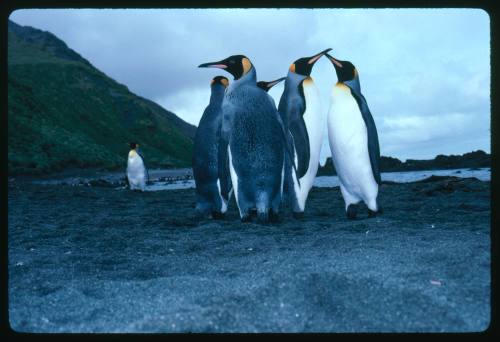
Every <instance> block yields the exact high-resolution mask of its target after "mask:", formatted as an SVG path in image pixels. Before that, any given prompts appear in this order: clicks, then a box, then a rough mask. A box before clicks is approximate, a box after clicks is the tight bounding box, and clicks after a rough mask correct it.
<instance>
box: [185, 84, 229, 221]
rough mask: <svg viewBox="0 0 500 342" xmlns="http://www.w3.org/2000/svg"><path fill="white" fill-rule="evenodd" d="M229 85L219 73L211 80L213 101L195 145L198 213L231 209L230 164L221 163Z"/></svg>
mask: <svg viewBox="0 0 500 342" xmlns="http://www.w3.org/2000/svg"><path fill="white" fill-rule="evenodd" d="M228 85H229V81H228V79H227V78H226V77H223V76H217V77H214V78H213V79H212V82H211V84H210V88H211V95H210V102H209V104H208V106H207V108H205V111H204V112H203V115H202V117H201V119H200V123H199V125H198V128H197V129H196V135H195V137H194V149H193V163H192V165H193V176H194V181H195V184H196V209H195V210H196V213H197V216H199V217H203V216H207V215H212V217H213V218H221V217H222V216H223V215H224V214H225V213H226V211H227V202H228V197H229V188H230V183H231V178H230V175H229V166H228V165H226V164H225V163H219V160H218V154H219V143H220V139H221V127H222V100H223V99H224V92H225V90H226V88H227V87H228Z"/></svg>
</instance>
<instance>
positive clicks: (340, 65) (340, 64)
mask: <svg viewBox="0 0 500 342" xmlns="http://www.w3.org/2000/svg"><path fill="white" fill-rule="evenodd" d="M326 57H328V59H329V60H330V61H331V62H332V63H333V65H335V66H338V67H339V68H342V63H340V62H339V61H338V60H336V59H335V58H333V57H332V56H330V55H329V54H326Z"/></svg>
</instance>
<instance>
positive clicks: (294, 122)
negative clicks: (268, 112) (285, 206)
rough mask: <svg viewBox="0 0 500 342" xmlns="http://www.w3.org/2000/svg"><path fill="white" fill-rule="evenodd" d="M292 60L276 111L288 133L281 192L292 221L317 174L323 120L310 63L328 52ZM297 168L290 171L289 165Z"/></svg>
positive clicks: (299, 210) (300, 214)
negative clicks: (288, 152) (289, 155)
mask: <svg viewBox="0 0 500 342" xmlns="http://www.w3.org/2000/svg"><path fill="white" fill-rule="evenodd" d="M330 50H331V49H326V50H324V51H322V52H320V53H318V54H316V55H314V56H311V57H304V58H300V59H298V60H296V61H295V62H294V63H292V65H291V66H290V69H289V71H288V75H287V78H286V81H285V90H284V91H283V95H282V96H281V99H280V103H279V106H278V111H279V113H280V115H281V118H282V120H283V122H284V125H285V127H286V129H287V130H288V131H289V132H290V134H289V139H288V140H289V141H288V144H289V146H290V149H291V150H292V151H293V155H294V158H295V160H294V161H288V158H287V165H286V167H285V169H286V170H287V171H288V172H287V174H286V176H285V179H286V180H285V182H286V183H285V193H286V196H287V197H288V201H289V202H290V204H291V207H292V211H293V215H294V217H295V218H300V217H302V215H303V213H304V209H305V205H306V200H307V196H308V194H309V191H310V190H311V187H312V185H313V182H314V178H315V177H316V173H317V171H318V162H319V156H320V152H321V145H322V142H323V133H324V129H325V124H326V117H325V115H324V113H323V112H322V110H321V103H320V97H319V93H318V89H317V88H316V86H315V84H314V81H313V79H312V78H311V77H310V75H311V71H312V68H313V66H314V64H315V63H316V62H317V61H318V60H319V59H320V58H321V57H322V56H323V55H325V54H326V53H327V52H328V51H330ZM293 162H295V164H296V165H297V173H296V174H294V173H293V172H291V168H290V167H289V166H288V165H289V163H293Z"/></svg>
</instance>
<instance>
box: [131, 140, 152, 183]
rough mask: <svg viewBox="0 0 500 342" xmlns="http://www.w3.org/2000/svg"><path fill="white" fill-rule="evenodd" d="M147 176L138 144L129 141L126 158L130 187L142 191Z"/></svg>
mask: <svg viewBox="0 0 500 342" xmlns="http://www.w3.org/2000/svg"><path fill="white" fill-rule="evenodd" d="M147 178H149V175H148V170H147V168H146V165H145V163H144V157H143V155H142V154H141V152H140V150H139V144H136V143H135V142H131V143H130V152H129V153H128V160H127V180H128V184H129V187H130V189H131V190H141V191H144V189H145V188H146V181H147Z"/></svg>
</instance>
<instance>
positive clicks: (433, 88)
mask: <svg viewBox="0 0 500 342" xmlns="http://www.w3.org/2000/svg"><path fill="white" fill-rule="evenodd" d="M10 19H11V20H13V21H15V22H16V23H18V24H20V25H29V26H33V27H36V28H39V29H42V30H46V31H50V32H52V33H54V34H55V35H56V36H58V37H59V38H61V39H62V40H64V41H65V42H66V43H67V45H68V46H69V47H70V48H72V49H73V50H75V51H77V52H78V53H79V54H81V55H82V56H83V57H84V58H86V59H88V60H89V61H90V62H91V63H92V64H93V65H94V66H95V67H97V68H98V69H100V70H101V71H103V72H105V73H106V74H107V75H108V76H110V77H112V78H113V79H115V80H116V81H118V82H120V83H123V84H125V85H126V86H127V87H128V88H129V89H130V90H131V91H132V92H134V93H136V94H138V95H140V96H143V97H145V98H148V99H151V100H153V101H155V102H157V103H159V104H160V105H161V106H163V107H164V108H166V109H168V110H170V111H172V112H174V113H176V114H177V115H178V116H180V117H181V118H182V119H184V120H186V121H187V122H190V123H192V124H194V125H198V122H199V119H200V117H201V115H202V113H203V110H204V108H205V107H206V105H207V103H208V100H209V97H210V89H209V82H210V80H211V78H212V77H214V76H216V75H224V72H223V71H222V70H218V69H199V68H197V66H198V65H199V64H200V63H204V62H212V61H216V60H220V59H223V58H225V57H227V56H229V55H233V54H244V55H246V56H247V57H249V58H250V60H251V61H252V62H253V64H254V65H255V67H256V69H257V77H258V79H259V80H273V79H276V78H279V77H282V76H285V75H286V73H287V70H288V67H289V66H290V64H291V63H292V62H293V61H294V60H296V59H298V58H300V57H305V56H311V55H313V54H316V53H318V52H320V51H322V50H324V49H326V48H329V47H330V48H332V49H333V50H332V51H331V54H332V55H333V56H335V57H337V58H339V59H341V60H350V61H351V62H352V63H353V64H354V65H355V66H356V67H357V69H358V71H359V74H360V80H361V90H362V92H363V94H364V95H365V97H366V99H367V101H368V104H369V107H370V110H371V112H372V115H373V117H374V119H375V122H376V125H377V129H378V133H379V139H380V146H381V154H382V155H386V156H393V157H397V158H399V159H401V160H406V159H408V158H412V159H428V158H433V157H434V156H436V155H437V154H462V153H465V152H470V151H473V150H477V149H482V150H485V151H486V152H490V29H489V26H490V21H489V16H488V14H487V13H486V12H484V11H482V10H478V9H149V10H147V9H106V10H104V9H71V10H70V9H56V10H54V9H50V10H40V9H32V10H31V9H27V10H17V11H15V12H13V13H12V14H11V16H10ZM226 76H227V75H226ZM312 77H313V79H314V80H315V83H316V85H317V87H318V89H319V91H320V94H321V97H322V105H323V111H324V115H326V113H327V110H328V106H329V102H330V96H329V94H330V89H331V87H332V86H333V85H334V84H335V82H336V81H337V78H336V75H335V70H334V68H333V66H332V65H331V63H330V62H329V61H328V60H327V59H326V58H322V59H320V60H319V61H318V62H317V63H316V65H315V67H314V69H313V72H312ZM229 78H230V79H232V78H231V77H229ZM282 91H283V84H280V85H278V86H276V87H275V88H273V89H272V90H271V91H270V94H271V95H272V96H273V97H274V98H275V100H276V103H278V101H279V98H280V96H281V93H282ZM329 155H330V151H329V147H328V138H327V136H326V135H325V143H324V144H323V149H322V158H323V159H324V158H326V157H327V156H329Z"/></svg>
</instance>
